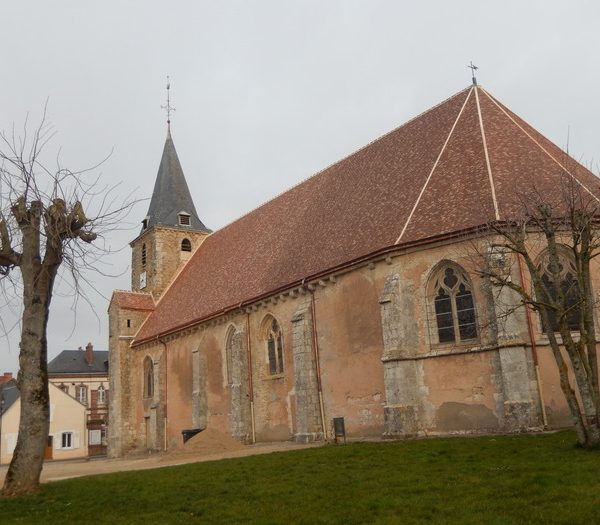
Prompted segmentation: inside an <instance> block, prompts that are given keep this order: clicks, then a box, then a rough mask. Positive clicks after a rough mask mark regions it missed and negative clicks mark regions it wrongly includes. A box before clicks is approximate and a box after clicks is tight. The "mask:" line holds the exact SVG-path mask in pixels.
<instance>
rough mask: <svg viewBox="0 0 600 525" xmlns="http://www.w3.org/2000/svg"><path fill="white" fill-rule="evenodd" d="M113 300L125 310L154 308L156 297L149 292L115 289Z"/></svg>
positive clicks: (148, 309)
mask: <svg viewBox="0 0 600 525" xmlns="http://www.w3.org/2000/svg"><path fill="white" fill-rule="evenodd" d="M112 301H114V302H116V303H117V305H118V306H119V308H121V309H123V310H144V311H150V310H154V299H152V295H151V294H149V293H142V292H128V291H126V290H115V291H114V292H113V295H112V299H111V302H112Z"/></svg>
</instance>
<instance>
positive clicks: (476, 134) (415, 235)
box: [133, 86, 600, 345]
mask: <svg viewBox="0 0 600 525" xmlns="http://www.w3.org/2000/svg"><path fill="white" fill-rule="evenodd" d="M565 172H567V173H568V175H566V176H568V177H572V179H573V180H576V181H577V182H578V184H580V185H581V187H582V188H584V191H586V192H589V194H590V195H593V198H595V199H597V198H598V196H600V190H599V182H600V180H599V179H598V178H597V177H596V176H595V175H594V174H592V173H591V172H590V171H588V170H587V169H585V168H584V167H583V166H581V165H580V164H578V163H577V162H576V161H574V160H573V159H571V158H569V157H568V156H567V154H566V153H564V152H563V151H562V150H561V149H560V148H558V147H557V146H556V145H554V144H553V143H551V142H550V141H549V140H548V139H546V138H545V137H543V136H542V135H541V134H540V133H538V132H537V131H536V130H535V129H533V128H532V127H531V126H529V125H528V124H527V123H526V122H524V121H523V120H522V119H520V118H519V117H518V116H516V115H515V114H514V113H513V112H511V111H510V110H509V109H507V108H506V107H505V106H504V105H502V104H501V103H500V102H498V101H497V100H496V99H495V98H494V97H493V96H492V95H490V94H489V93H488V92H487V91H486V90H485V89H483V88H482V87H481V86H470V87H469V88H467V89H465V90H463V91H460V92H459V93H457V94H455V95H454V96H452V97H450V98H449V99H447V100H445V101H444V102H442V103H441V104H439V105H437V106H435V107H433V108H432V109H430V110H428V111H426V112H425V113H422V114H421V115H419V116H417V117H415V118H414V119H412V120H410V121H409V122H407V123H406V124H404V125H402V126H400V127H399V128H397V129H395V130H393V131H391V132H390V133H388V134H386V135H384V136H383V137H381V138H379V139H377V140H375V141H373V142H371V143H370V144H368V145H367V146H365V147H364V148H362V149H360V150H358V151H357V152H355V153H353V154H352V155H350V156H348V157H346V158H345V159H343V160H341V161H339V162H337V163H336V164H333V165H332V166H330V167H328V168H326V169H324V170H323V171H321V172H319V173H317V174H316V175H314V176H313V177H311V178H309V179H307V180H305V181H304V182H302V183H300V184H298V185H297V186H295V187H293V188H292V189H290V190H289V191H287V192H285V193H283V194H282V195H279V196H278V197H276V198H274V199H273V200H271V201H268V202H267V203H265V204H263V205H262V206H260V207H259V208H257V209H255V210H254V211H252V212H250V213H248V214H247V215H244V216H243V217H241V218H239V219H238V220H236V221H235V222H233V223H231V224H229V225H228V226H226V227H224V228H222V229H221V230H218V231H217V232H215V233H213V234H212V235H210V236H209V237H208V238H207V239H206V240H205V241H204V243H203V244H202V245H201V247H200V248H199V249H198V250H197V251H196V253H195V254H194V256H193V257H192V259H191V260H190V261H189V262H188V264H187V265H186V267H185V268H184V269H183V270H182V271H181V273H180V274H179V275H178V277H177V278H176V280H175V281H174V282H173V283H172V284H171V286H170V288H169V289H168V290H167V291H166V293H165V294H164V295H163V296H162V298H161V299H160V301H159V302H158V304H157V305H156V309H155V310H154V312H153V313H152V314H151V315H150V316H149V317H148V319H147V320H146V322H145V323H144V324H143V325H142V327H141V329H140V331H139V333H138V334H137V336H136V340H135V341H134V343H133V344H134V345H135V344H139V343H142V342H144V341H146V340H149V339H151V338H153V337H157V336H160V335H162V334H165V333H169V332H172V331H176V330H177V329H179V328H182V327H185V326H188V325H190V324H193V323H195V322H198V321H201V320H202V319H206V318H209V317H211V316H214V315H217V314H218V313H219V312H222V311H226V310H228V309H231V308H235V307H237V306H238V305H241V304H243V303H244V302H246V301H251V300H253V299H256V298H259V297H262V296H265V295H268V294H269V293H270V292H272V291H276V290H282V289H285V287H286V286H293V285H295V283H299V282H301V281H302V279H305V278H310V277H312V276H316V275H320V274H323V273H326V272H327V271H328V270H329V269H333V268H336V267H339V266H341V265H344V264H346V263H348V262H351V261H355V260H358V259H361V258H364V257H368V256H369V255H370V254H373V253H375V252H378V251H382V250H384V249H386V248H389V247H395V246H396V247H401V246H405V245H410V244H414V243H417V242H427V240H433V239H436V238H440V237H442V236H449V235H453V234H456V232H461V231H464V230H468V229H471V228H475V227H478V226H482V225H485V224H488V223H489V222H490V221H494V220H505V219H509V218H515V217H516V216H519V215H522V213H523V209H524V202H526V200H527V195H528V194H531V192H540V193H543V194H545V195H553V196H557V195H559V194H560V191H561V189H560V178H561V177H563V176H565V175H564V174H565Z"/></svg>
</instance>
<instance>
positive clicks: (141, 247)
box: [130, 121, 211, 301]
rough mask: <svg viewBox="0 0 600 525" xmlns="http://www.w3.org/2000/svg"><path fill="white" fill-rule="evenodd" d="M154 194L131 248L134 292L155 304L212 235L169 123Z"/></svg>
mask: <svg viewBox="0 0 600 525" xmlns="http://www.w3.org/2000/svg"><path fill="white" fill-rule="evenodd" d="M167 122H168V124H169V126H168V130H167V139H166V141H165V146H164V149H163V153H162V158H161V161H160V166H159V168H158V174H157V175H156V182H155V183H154V191H153V192H152V199H151V200H150V207H149V208H148V213H147V214H146V217H145V218H144V220H143V221H142V229H141V231H140V234H139V235H138V236H137V237H136V238H135V239H134V240H133V241H132V242H131V243H130V246H131V248H132V261H131V290H132V291H134V292H145V293H150V294H152V296H153V298H154V300H155V301H156V300H157V299H158V298H159V297H160V295H161V294H162V293H163V291H164V290H165V288H166V287H167V285H168V284H169V283H170V282H171V280H172V279H173V277H174V276H175V274H176V273H177V271H178V269H179V268H180V267H181V265H182V264H183V263H185V262H186V261H187V260H188V259H189V258H190V256H191V254H192V252H193V251H194V250H195V249H196V248H197V247H198V246H199V245H200V244H201V243H202V241H203V240H204V239H205V238H206V236H207V235H208V234H210V233H211V230H209V229H208V228H207V227H206V226H205V225H204V224H203V223H202V221H201V220H200V218H199V217H198V213H197V212H196V207H195V206H194V201H193V200H192V197H191V195H190V191H189V189H188V185H187V182H186V180H185V176H184V174H183V170H182V168H181V164H180V162H179V157H178V156H177V151H175V144H173V139H172V137H171V126H170V121H167Z"/></svg>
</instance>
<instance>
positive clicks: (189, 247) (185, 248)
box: [181, 239, 192, 252]
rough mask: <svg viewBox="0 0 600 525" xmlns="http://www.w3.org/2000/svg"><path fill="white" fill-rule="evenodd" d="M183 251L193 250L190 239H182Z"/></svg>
mask: <svg viewBox="0 0 600 525" xmlns="http://www.w3.org/2000/svg"><path fill="white" fill-rule="evenodd" d="M181 251H182V252H191V251H192V242H191V241H190V240H189V239H183V241H181Z"/></svg>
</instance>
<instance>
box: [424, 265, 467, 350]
mask: <svg viewBox="0 0 600 525" xmlns="http://www.w3.org/2000/svg"><path fill="white" fill-rule="evenodd" d="M431 300H432V302H433V306H434V315H435V323H436V328H437V339H438V342H439V343H454V342H460V341H468V340H472V339H476V338H477V320H476V315H475V302H474V300H473V293H472V290H471V283H470V280H469V278H468V276H467V274H466V273H465V272H464V270H462V269H461V268H460V267H458V266H456V265H450V264H448V265H444V266H443V267H442V268H440V269H439V270H438V271H437V273H436V274H435V275H434V277H433V286H432V288H431Z"/></svg>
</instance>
